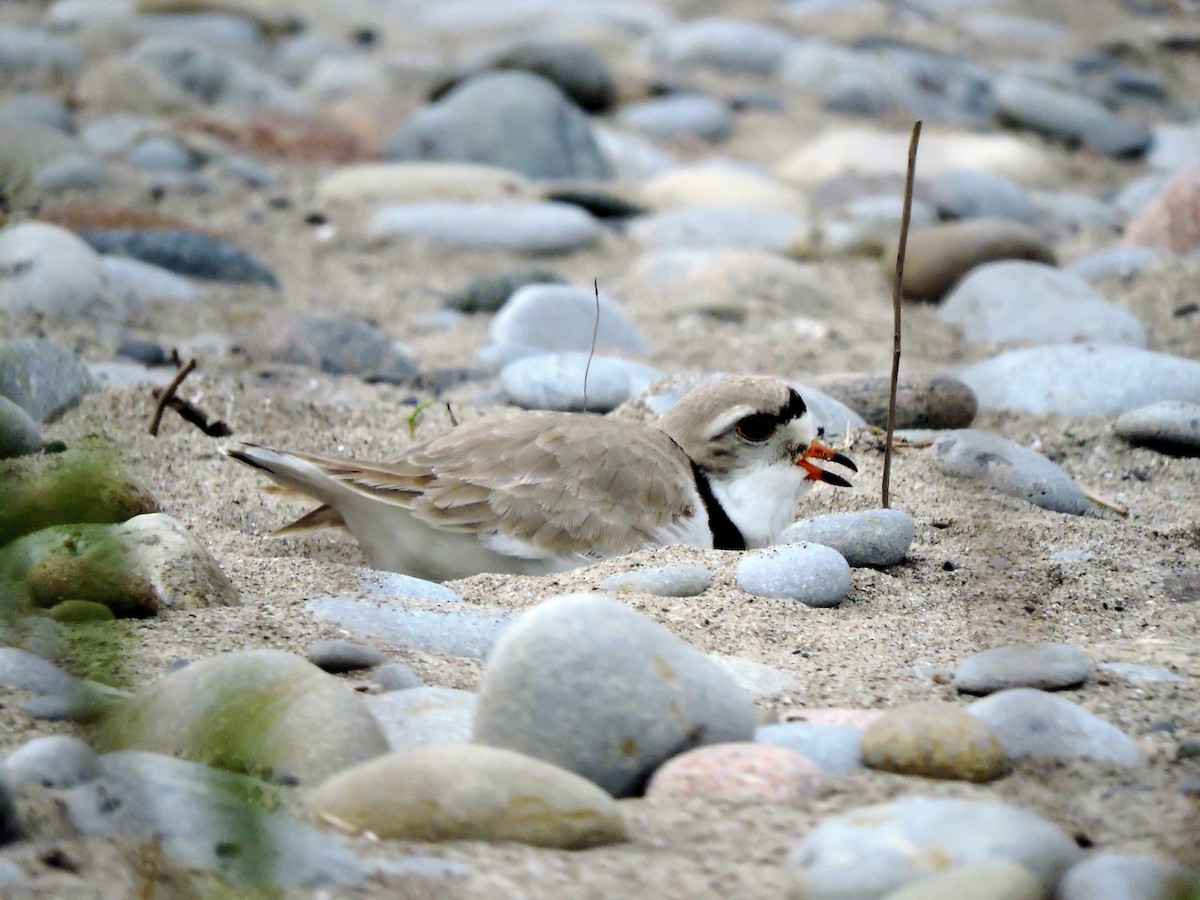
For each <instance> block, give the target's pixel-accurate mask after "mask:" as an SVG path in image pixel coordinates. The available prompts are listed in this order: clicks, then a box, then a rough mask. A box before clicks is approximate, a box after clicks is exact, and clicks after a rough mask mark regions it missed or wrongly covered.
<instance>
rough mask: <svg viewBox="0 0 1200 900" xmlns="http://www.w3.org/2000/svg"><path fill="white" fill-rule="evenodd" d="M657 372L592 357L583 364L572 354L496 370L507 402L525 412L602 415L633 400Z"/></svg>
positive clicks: (519, 361) (536, 358)
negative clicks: (566, 412) (593, 413)
mask: <svg viewBox="0 0 1200 900" xmlns="http://www.w3.org/2000/svg"><path fill="white" fill-rule="evenodd" d="M662 374H663V373H662V372H661V371H659V370H658V369H655V368H654V367H653V366H647V365H644V364H642V363H637V362H633V361H632V360H628V359H621V358H620V357H617V356H593V357H591V358H590V362H589V354H587V353H585V352H583V351H579V350H575V351H570V352H567V353H539V354H536V355H533V356H523V357H521V358H520V359H516V360H513V361H512V362H510V363H509V364H508V365H506V366H505V367H504V368H503V369H501V370H500V386H501V387H502V388H503V389H504V393H505V394H506V395H507V396H508V399H509V400H510V401H511V402H513V403H515V404H516V405H517V406H521V407H524V408H525V409H555V410H575V411H587V412H595V413H606V412H609V411H610V410H613V409H616V408H617V407H618V406H620V405H621V404H622V403H626V402H628V401H629V400H631V399H633V398H634V397H636V396H637V395H638V394H640V393H641V392H642V391H644V390H645V389H646V388H648V387H649V386H650V385H651V384H653V383H654V382H655V381H657V380H658V379H659V378H661V377H662ZM585 375H586V377H585ZM585 387H586V389H587V390H586V393H585V390H584V388H585Z"/></svg>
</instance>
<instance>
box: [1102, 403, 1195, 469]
mask: <svg viewBox="0 0 1200 900" xmlns="http://www.w3.org/2000/svg"><path fill="white" fill-rule="evenodd" d="M1113 431H1114V432H1116V434H1117V435H1118V436H1119V437H1122V438H1124V439H1125V440H1127V441H1129V443H1131V444H1138V445H1142V446H1147V447H1151V448H1153V449H1155V450H1160V451H1162V452H1164V453H1171V454H1178V455H1180V456H1200V403H1189V402H1186V401H1182V400H1163V401H1160V402H1158V403H1151V404H1149V405H1148V406H1139V407H1138V408H1137V409H1131V410H1129V411H1128V412H1124V413H1122V414H1121V415H1120V416H1118V417H1117V421H1116V422H1115V423H1113Z"/></svg>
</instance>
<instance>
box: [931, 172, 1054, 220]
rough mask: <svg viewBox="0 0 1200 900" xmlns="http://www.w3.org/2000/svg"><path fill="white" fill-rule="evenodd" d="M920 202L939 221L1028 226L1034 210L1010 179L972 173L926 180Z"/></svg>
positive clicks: (1022, 190)
mask: <svg viewBox="0 0 1200 900" xmlns="http://www.w3.org/2000/svg"><path fill="white" fill-rule="evenodd" d="M921 199H922V200H924V201H925V202H926V203H928V204H930V205H932V206H933V207H934V208H935V209H936V210H937V212H938V215H939V217H940V218H942V219H1011V220H1014V221H1017V222H1024V223H1026V224H1029V225H1032V224H1033V223H1034V222H1035V221H1036V219H1037V207H1036V206H1035V205H1034V203H1033V200H1032V198H1031V197H1030V196H1029V192H1028V191H1026V190H1025V188H1023V187H1021V186H1020V185H1019V184H1017V183H1016V182H1015V181H1013V180H1012V179H1011V178H1006V177H1004V176H1003V175H997V174H996V173H995V172H984V171H979V170H976V169H950V170H948V171H945V172H940V173H938V174H937V175H935V176H934V177H933V178H931V179H929V181H928V182H926V184H925V185H924V190H923V191H922V192H921Z"/></svg>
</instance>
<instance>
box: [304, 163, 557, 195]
mask: <svg viewBox="0 0 1200 900" xmlns="http://www.w3.org/2000/svg"><path fill="white" fill-rule="evenodd" d="M316 194H317V197H318V198H319V199H320V200H322V201H323V202H325V203H334V204H339V203H360V202H364V201H376V202H388V203H422V202H430V201H439V202H455V203H511V202H515V201H518V200H536V199H538V191H537V188H536V187H535V186H534V183H533V182H532V181H530V180H529V179H527V178H525V176H523V175H521V174H520V173H519V172H514V171H512V170H511V169H502V168H499V167H498V166H489V165H478V164H474V163H462V162H415V161H408V162H371V163H352V164H351V165H348V166H342V167H341V168H338V169H334V170H333V171H332V172H330V173H329V174H328V175H326V176H324V177H323V178H321V180H320V181H318V182H317V185H316Z"/></svg>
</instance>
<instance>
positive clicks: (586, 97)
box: [432, 40, 617, 113]
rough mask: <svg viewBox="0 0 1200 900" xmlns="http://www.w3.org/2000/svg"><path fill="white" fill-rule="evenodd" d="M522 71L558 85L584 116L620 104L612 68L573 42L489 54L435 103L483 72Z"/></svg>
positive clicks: (527, 44) (441, 89)
mask: <svg viewBox="0 0 1200 900" xmlns="http://www.w3.org/2000/svg"><path fill="white" fill-rule="evenodd" d="M499 69H520V70H522V71H525V72H532V73H533V74H534V75H538V76H540V77H542V78H544V79H546V80H547V81H549V82H552V83H553V84H555V85H557V86H558V88H559V90H561V91H562V92H563V93H564V94H566V95H567V96H568V97H570V98H571V100H572V101H573V102H574V103H575V104H576V105H577V106H578V107H579V108H580V109H582V110H583V111H584V112H587V113H604V112H608V111H609V110H610V109H611V108H612V107H613V106H614V105H615V104H616V101H617V85H616V82H615V81H614V79H613V75H612V72H610V71H609V69H608V64H607V63H606V62H605V61H604V57H603V56H601V55H600V54H599V53H598V52H596V50H594V49H593V48H591V47H589V46H588V45H587V44H583V43H577V42H569V41H540V40H529V41H518V42H516V43H513V44H509V45H508V46H505V47H501V48H499V49H497V50H494V51H491V52H488V53H486V54H485V55H484V56H483V57H482V58H480V59H477V60H475V61H473V62H472V63H471V64H470V66H469V67H468V71H467V72H466V73H464V74H463V75H460V76H455V77H453V78H452V79H451V80H450V81H449V83H447V84H445V85H439V86H438V88H437V90H436V93H435V95H434V96H433V97H432V99H437V97H438V96H441V95H442V94H443V93H445V92H446V91H448V90H450V89H451V88H452V87H454V86H456V85H457V84H459V83H460V82H461V81H462V79H463V78H465V77H469V76H471V75H477V74H479V73H480V72H485V71H494V70H499Z"/></svg>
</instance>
